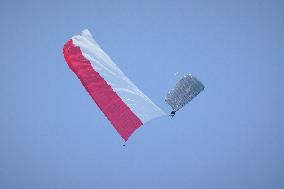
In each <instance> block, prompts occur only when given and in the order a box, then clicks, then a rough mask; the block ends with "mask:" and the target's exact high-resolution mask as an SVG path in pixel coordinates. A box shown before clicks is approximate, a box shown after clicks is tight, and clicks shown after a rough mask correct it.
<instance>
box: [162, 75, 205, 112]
mask: <svg viewBox="0 0 284 189" xmlns="http://www.w3.org/2000/svg"><path fill="white" fill-rule="evenodd" d="M203 90H204V85H203V84H202V83H201V82H200V81H199V80H198V79H197V78H196V77H194V76H193V75H191V74H189V75H185V76H183V78H182V79H181V80H179V81H178V82H177V84H176V86H175V88H174V89H172V90H170V91H169V92H168V94H167V95H166V98H165V101H166V103H168V104H169V105H170V106H171V107H172V109H173V111H175V112H176V111H178V110H179V109H181V108H182V107H183V106H185V105H186V104H187V103H188V102H190V101H191V100H192V99H193V98H194V97H196V96H197V95H198V94H199V93H200V92H201V91H203Z"/></svg>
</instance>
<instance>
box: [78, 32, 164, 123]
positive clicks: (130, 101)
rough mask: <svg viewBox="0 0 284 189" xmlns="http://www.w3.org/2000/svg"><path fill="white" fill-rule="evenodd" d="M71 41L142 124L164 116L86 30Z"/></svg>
mask: <svg viewBox="0 0 284 189" xmlns="http://www.w3.org/2000/svg"><path fill="white" fill-rule="evenodd" d="M72 41H73V43H74V45H76V46H78V47H80V49H81V52H82V54H83V56H84V57H85V58H87V59H88V60H89V61H90V62H91V64H92V66H93V68H94V70H96V71H97V72H98V73H99V74H100V76H101V77H103V78H104V79H105V81H106V82H107V83H108V84H109V85H110V86H111V87H112V89H113V91H114V92H116V93H117V94H118V96H119V97H120V98H121V99H122V101H123V102H124V103H125V104H126V105H127V106H128V107H129V108H130V109H131V111H132V112H133V113H134V114H135V115H136V116H137V117H139V119H140V120H141V121H142V123H145V122H147V121H150V120H151V119H154V118H156V117H159V116H163V115H165V113H164V111H163V110H162V109H161V108H159V107H158V106H157V105H156V104H154V103H153V102H152V101H151V100H150V99H149V98H148V97H147V96H146V95H145V94H143V93H142V92H141V91H140V90H139V89H138V88H137V87H136V86H135V85H134V83H132V82H131V81H130V80H129V79H128V78H127V77H126V75H125V74H124V73H123V72H122V71H121V70H120V69H119V68H118V67H117V65H116V64H115V63H114V62H113V61H112V60H111V58H110V57H109V56H108V55H107V54H106V53H105V52H104V51H103V50H102V49H101V47H100V46H99V45H98V43H97V42H96V41H95V40H94V39H93V37H92V35H91V33H90V32H89V30H88V29H86V30H84V31H82V33H81V35H76V36H74V37H72Z"/></svg>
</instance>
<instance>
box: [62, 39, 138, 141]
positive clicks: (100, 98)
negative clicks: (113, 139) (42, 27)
mask: <svg viewBox="0 0 284 189" xmlns="http://www.w3.org/2000/svg"><path fill="white" fill-rule="evenodd" d="M63 53H64V58H65V60H66V62H67V64H68V66H69V67H70V68H71V70H72V71H73V72H74V73H75V74H76V75H77V77H78V78H79V79H80V80H81V82H82V84H83V85H84V87H85V89H86V90H87V91H88V93H89V94H90V96H91V97H92V98H93V100H94V101H95V102H96V104H97V105H98V106H99V108H100V109H101V111H102V112H103V113H104V114H105V116H106V117H107V118H108V120H109V121H110V122H111V123H112V125H113V126H114V128H115V129H116V130H117V132H118V133H119V134H120V135H121V137H122V138H123V139H124V140H125V141H127V139H128V138H129V137H130V135H131V134H132V133H133V132H134V131H135V130H136V129H137V128H139V127H140V126H141V125H142V122H141V120H140V119H139V118H138V117H137V116H136V115H135V114H134V113H133V112H132V111H131V110H130V108H129V107H128V106H127V105H126V104H125V103H124V102H123V101H122V100H121V98H120V97H119V96H118V95H117V93H116V92H114V91H113V89H112V88H111V86H110V85H109V84H107V82H106V81H105V80H104V78H103V77H101V76H100V74H99V73H98V72H97V71H96V70H94V68H93V67H92V65H91V63H90V61H89V60H88V59H86V58H85V57H84V56H83V55H82V52H81V50H80V47H77V46H75V45H74V44H73V42H72V40H69V41H68V42H67V43H66V44H65V45H64V48H63Z"/></svg>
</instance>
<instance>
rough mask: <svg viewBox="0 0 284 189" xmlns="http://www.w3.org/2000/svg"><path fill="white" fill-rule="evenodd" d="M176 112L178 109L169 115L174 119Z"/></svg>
mask: <svg viewBox="0 0 284 189" xmlns="http://www.w3.org/2000/svg"><path fill="white" fill-rule="evenodd" d="M175 114H176V111H174V110H173V111H172V112H171V114H170V115H169V116H171V119H173V117H174V116H175Z"/></svg>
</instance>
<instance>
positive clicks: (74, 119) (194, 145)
mask: <svg viewBox="0 0 284 189" xmlns="http://www.w3.org/2000/svg"><path fill="white" fill-rule="evenodd" d="M283 8H284V3H283V1H280V0H270V1H268V0H258V1H257V0H248V1H245V0H240V1H235V0H234V1H233V0H227V1H225V0H216V1H209V0H203V1H200V0H199V1H197V0H189V1H146V0H145V1H96V0H95V1H83V0H82V1H52V0H51V1H1V2H0V21H1V22H0V23H1V31H0V33H1V47H0V52H1V53H0V57H1V69H0V84H1V92H0V99H1V100H0V103H1V106H0V188H9V189H18V188H19V189H23V188H27V189H38V188H43V189H62V188H68V189H73V188H74V189H75V188H76V189H77V188H99V189H105V188H125V189H128V188H129V189H130V188H131V189H133V188H137V189H148V188H149V189H152V188H155V189H158V188H162V189H166V188H169V189H172V188H179V189H183V188H184V189H188V188H196V189H197V188H198V189H203V188H204V189H208V188H210V189H215V188H216V189H227V188H230V189H234V188H235V189H239V188H242V189H246V188H247V189H254V188H255V189H262V188H264V189H266V188H275V189H278V188H279V189H280V188H284V181H283V177H284V150H283V142H284V136H283V131H284V129H283V126H284V124H283V123H284V118H283V107H284V102H283V96H284V87H283V81H284V57H283V52H284V45H283V44H284V35H283V33H284V11H283ZM85 28H88V29H89V30H90V31H91V32H92V34H93V36H94V38H95V39H96V40H97V42H98V43H99V44H100V45H101V46H102V48H103V49H104V50H105V51H106V52H107V53H108V54H109V55H110V56H111V57H112V59H113V60H114V62H115V63H116V64H117V65H118V66H119V67H120V68H121V69H122V70H123V71H124V73H125V74H126V75H127V76H128V77H129V78H130V79H131V80H132V81H133V82H134V83H135V84H136V85H137V86H138V87H139V88H140V89H141V90H142V91H143V92H144V93H145V94H146V95H148V96H149V97H150V98H151V99H152V100H153V101H154V102H155V103H156V104H157V105H159V106H160V107H161V108H163V109H164V110H165V111H167V112H170V108H169V106H167V105H166V104H165V103H164V96H165V94H166V92H167V91H168V90H169V89H171V88H172V87H173V86H174V84H175V82H176V81H177V80H178V79H179V78H180V77H182V75H183V74H186V73H192V74H194V75H196V76H197V77H198V78H199V79H200V80H201V81H202V82H203V83H204V85H205V87H206V88H205V91H204V92H202V93H201V94H200V95H199V96H198V97H197V98H196V99H194V100H193V101H192V102H191V103H190V104H189V105H188V106H186V107H185V108H183V109H182V110H181V111H179V112H178V113H177V115H176V116H175V118H174V119H173V120H170V119H169V118H167V117H164V118H160V119H156V120H153V121H151V122H149V123H147V124H145V125H144V126H142V127H141V128H140V129H139V130H138V131H137V132H135V133H134V135H133V136H132V137H131V138H130V140H129V141H128V142H127V146H126V147H123V146H122V144H123V140H122V139H121V137H120V136H119V135H118V134H117V133H116V132H115V130H114V129H113V128H112V126H111V124H110V123H109V122H108V121H107V119H106V118H105V117H104V115H103V114H102V113H101V112H100V111H99V109H98V108H97V106H96V104H95V103H94V102H93V101H92V100H91V98H90V97H89V96H88V94H87V92H86V91H85V90H84V88H83V86H82V85H81V84H80V82H79V80H78V79H77V78H76V77H75V75H74V74H73V73H72V71H71V70H70V69H69V68H68V67H67V64H66V63H65V61H64V58H63V55H62V47H63V45H64V43H65V42H66V41H67V40H68V39H69V38H70V37H71V36H73V35H75V34H79V33H80V32H81V30H83V29H85ZM176 72H179V74H178V75H175V73H176Z"/></svg>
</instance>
